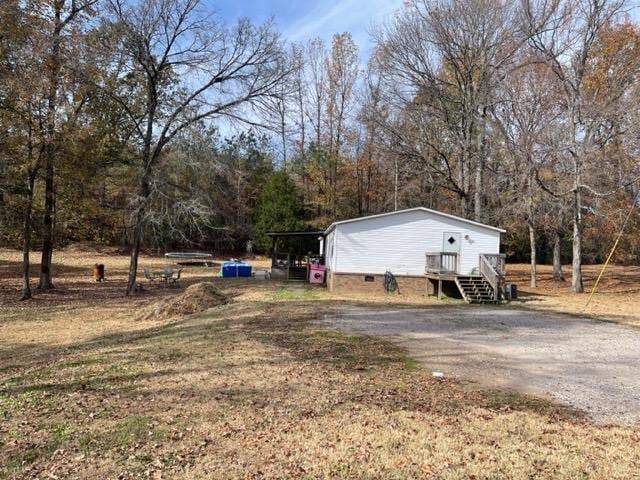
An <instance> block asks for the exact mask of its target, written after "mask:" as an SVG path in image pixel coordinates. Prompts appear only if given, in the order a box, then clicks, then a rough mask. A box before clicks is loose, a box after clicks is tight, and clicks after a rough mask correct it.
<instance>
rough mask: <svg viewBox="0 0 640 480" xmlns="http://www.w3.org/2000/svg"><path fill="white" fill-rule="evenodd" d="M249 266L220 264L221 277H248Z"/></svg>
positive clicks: (236, 263)
mask: <svg viewBox="0 0 640 480" xmlns="http://www.w3.org/2000/svg"><path fill="white" fill-rule="evenodd" d="M250 276H251V265H249V264H248V263H244V262H224V263H223V264H222V277H223V278H234V277H250Z"/></svg>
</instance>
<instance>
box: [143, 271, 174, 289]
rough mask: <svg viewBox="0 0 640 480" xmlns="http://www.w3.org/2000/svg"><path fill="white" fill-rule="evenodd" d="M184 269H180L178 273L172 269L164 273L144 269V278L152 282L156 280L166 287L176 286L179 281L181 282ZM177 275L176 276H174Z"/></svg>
mask: <svg viewBox="0 0 640 480" xmlns="http://www.w3.org/2000/svg"><path fill="white" fill-rule="evenodd" d="M181 272H182V269H178V271H177V272H174V271H173V268H172V267H166V268H165V269H164V270H162V271H157V270H156V271H151V270H149V269H148V268H145V269H144V276H145V278H146V279H147V280H149V281H150V282H152V283H153V282H155V281H156V280H158V281H160V283H162V284H164V285H165V286H169V285H176V284H177V283H178V280H180V273H181ZM174 273H175V276H174Z"/></svg>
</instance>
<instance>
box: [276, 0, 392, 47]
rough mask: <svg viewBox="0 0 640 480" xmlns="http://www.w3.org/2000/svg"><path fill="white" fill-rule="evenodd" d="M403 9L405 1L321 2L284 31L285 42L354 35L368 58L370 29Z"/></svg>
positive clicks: (346, 0)
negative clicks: (287, 40) (336, 34)
mask: <svg viewBox="0 0 640 480" xmlns="http://www.w3.org/2000/svg"><path fill="white" fill-rule="evenodd" d="M401 5H402V0H338V1H335V0H334V1H331V0H321V1H319V2H317V3H316V4H315V5H314V7H313V8H312V9H311V10H310V11H309V12H308V13H307V14H306V15H305V16H304V17H302V18H299V19H298V20H296V21H294V22H293V23H292V24H290V25H288V26H287V27H286V28H285V29H284V32H283V33H284V36H285V38H287V39H289V40H292V41H304V40H308V39H310V38H314V37H321V38H323V39H325V40H329V39H330V38H331V36H332V35H333V34H334V33H338V32H351V34H352V35H353V39H354V41H355V42H356V44H357V45H358V46H359V47H360V48H361V50H362V53H363V54H366V51H368V50H369V48H368V47H369V43H370V40H369V29H370V27H371V25H372V24H374V23H379V22H381V21H383V20H384V19H385V18H386V17H388V16H389V15H391V14H392V13H393V12H394V11H395V10H397V9H398V8H399V7H400V6H401Z"/></svg>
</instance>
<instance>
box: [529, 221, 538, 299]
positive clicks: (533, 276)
mask: <svg viewBox="0 0 640 480" xmlns="http://www.w3.org/2000/svg"><path fill="white" fill-rule="evenodd" d="M529 246H530V249H531V288H536V287H537V280H538V276H537V268H536V267H537V262H536V256H537V252H536V230H535V228H533V225H532V224H531V223H529Z"/></svg>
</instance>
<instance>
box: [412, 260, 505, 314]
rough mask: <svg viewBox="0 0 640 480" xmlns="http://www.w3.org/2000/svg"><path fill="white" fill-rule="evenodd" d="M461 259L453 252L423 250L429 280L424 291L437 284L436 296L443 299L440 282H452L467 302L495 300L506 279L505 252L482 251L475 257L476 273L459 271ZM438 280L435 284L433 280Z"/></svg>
mask: <svg viewBox="0 0 640 480" xmlns="http://www.w3.org/2000/svg"><path fill="white" fill-rule="evenodd" d="M459 272H460V259H459V256H458V254H457V253H454V252H428V253H426V267H425V273H424V274H425V277H426V278H427V279H428V280H430V281H431V285H430V288H429V289H428V291H427V294H429V295H431V294H433V293H434V292H433V290H434V289H435V288H436V285H437V295H438V299H441V298H442V282H454V283H455V284H456V286H457V289H458V291H459V292H460V294H461V295H462V298H464V299H465V300H466V301H467V302H468V303H487V302H498V301H499V300H500V297H501V294H502V290H503V286H504V278H505V255H504V254H482V255H480V256H479V258H478V272H477V273H470V274H461V273H459ZM436 282H437V283H436Z"/></svg>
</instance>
